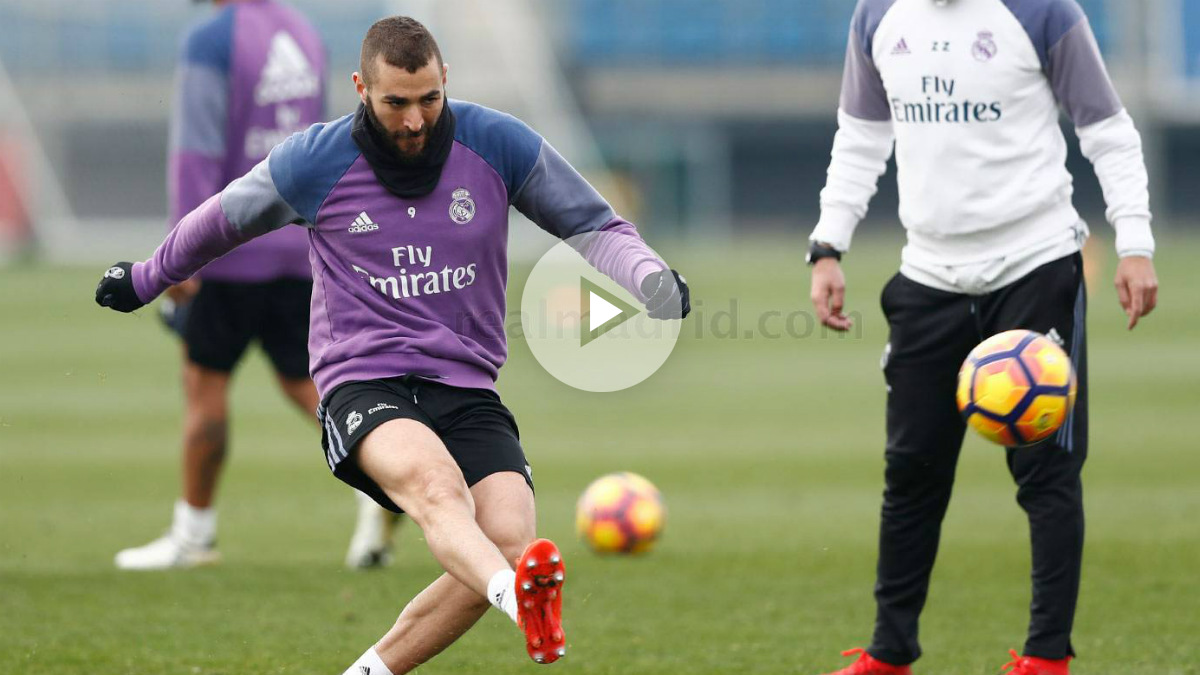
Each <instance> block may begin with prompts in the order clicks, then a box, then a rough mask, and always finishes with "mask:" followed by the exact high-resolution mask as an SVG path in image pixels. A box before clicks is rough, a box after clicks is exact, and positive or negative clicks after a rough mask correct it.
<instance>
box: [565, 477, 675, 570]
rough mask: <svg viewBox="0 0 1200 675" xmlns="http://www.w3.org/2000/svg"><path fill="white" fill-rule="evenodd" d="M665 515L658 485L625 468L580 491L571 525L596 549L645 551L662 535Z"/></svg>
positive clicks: (631, 551)
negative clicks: (624, 470)
mask: <svg viewBox="0 0 1200 675" xmlns="http://www.w3.org/2000/svg"><path fill="white" fill-rule="evenodd" d="M666 516H667V509H666V506H665V505H664V504H663V499H662V494H661V493H660V492H659V491H658V488H656V487H654V484H653V483H651V482H650V481H648V480H646V479H645V478H643V477H642V476H639V475H638V474H636V473H630V472H627V471H626V472H622V473H612V474H608V475H607V476H601V477H600V478H597V479H596V480H595V481H593V482H592V484H591V485H589V486H588V487H587V489H586V490H584V491H583V495H582V496H580V497H579V504H578V505H577V507H576V510H575V529H576V531H578V532H579V536H580V537H581V538H582V539H583V540H584V541H585V542H587V544H588V546H590V547H591V549H592V550H593V551H595V552H597V553H645V552H646V551H649V550H650V549H651V548H653V547H654V544H655V542H657V541H658V538H659V536H660V535H662V529H663V523H664V522H665V521H666Z"/></svg>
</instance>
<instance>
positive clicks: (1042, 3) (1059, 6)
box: [1002, 0, 1087, 69]
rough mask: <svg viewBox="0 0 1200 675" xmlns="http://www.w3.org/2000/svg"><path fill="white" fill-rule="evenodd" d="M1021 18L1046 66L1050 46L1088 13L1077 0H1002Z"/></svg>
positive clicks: (1043, 64)
mask: <svg viewBox="0 0 1200 675" xmlns="http://www.w3.org/2000/svg"><path fill="white" fill-rule="evenodd" d="M1002 1H1003V2H1004V5H1005V6H1006V7H1008V11H1010V12H1012V14H1013V16H1015V17H1016V18H1017V21H1018V22H1020V24H1021V26H1022V27H1023V28H1024V29H1025V32H1026V33H1027V34H1028V35H1029V39H1030V41H1031V42H1033V48H1034V49H1035V50H1036V51H1037V55H1038V60H1039V61H1040V62H1041V64H1042V68H1043V69H1045V68H1046V67H1047V66H1048V65H1049V63H1050V49H1051V48H1052V47H1053V46H1054V45H1056V44H1058V42H1059V40H1062V39H1063V36H1065V35H1066V34H1067V33H1069V32H1070V31H1071V29H1072V28H1074V27H1075V26H1077V25H1078V24H1079V22H1080V21H1083V20H1084V19H1086V18H1087V16H1086V15H1085V14H1084V13H1083V8H1082V7H1080V6H1079V3H1078V2H1076V0H1002Z"/></svg>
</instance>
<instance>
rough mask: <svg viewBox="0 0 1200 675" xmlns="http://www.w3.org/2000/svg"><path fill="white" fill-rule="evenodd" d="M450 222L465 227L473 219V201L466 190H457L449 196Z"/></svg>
mask: <svg viewBox="0 0 1200 675" xmlns="http://www.w3.org/2000/svg"><path fill="white" fill-rule="evenodd" d="M450 199H451V202H450V220H453V221H454V222H456V223H458V224H459V225H466V224H467V223H469V222H471V219H472V218H474V217H475V200H474V199H471V192H470V191H469V190H467V188H458V189H457V190H455V191H454V193H453V194H451V195H450Z"/></svg>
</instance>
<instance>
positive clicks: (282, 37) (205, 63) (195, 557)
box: [116, 0, 390, 570]
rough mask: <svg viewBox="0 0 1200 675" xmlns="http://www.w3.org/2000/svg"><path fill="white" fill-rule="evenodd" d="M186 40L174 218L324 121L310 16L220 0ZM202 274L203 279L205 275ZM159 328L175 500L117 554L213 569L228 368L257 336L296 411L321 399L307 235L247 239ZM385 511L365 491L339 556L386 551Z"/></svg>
mask: <svg viewBox="0 0 1200 675" xmlns="http://www.w3.org/2000/svg"><path fill="white" fill-rule="evenodd" d="M214 4H215V5H217V6H218V9H217V11H216V12H215V14H214V15H213V16H212V17H210V18H208V19H207V20H205V21H203V22H201V23H199V24H198V25H196V26H195V27H193V28H192V29H191V30H190V31H189V32H188V34H187V36H186V37H185V38H184V43H183V51H182V54H181V61H180V63H179V67H178V73H177V83H176V86H177V91H176V98H175V101H174V102H173V105H172V118H171V133H170V148H171V155H170V161H169V177H168V192H169V201H170V210H171V212H170V222H171V223H172V224H175V223H178V222H179V221H180V220H181V219H182V218H183V217H184V216H185V215H187V214H188V213H190V212H191V211H192V210H194V209H195V208H196V207H197V206H199V205H200V204H202V203H203V202H204V201H205V200H206V199H208V198H209V197H212V196H213V195H215V194H217V193H218V192H220V191H221V189H222V188H224V187H225V186H226V185H227V184H229V182H230V181H231V180H233V179H234V178H237V177H238V176H241V175H243V174H245V173H246V172H247V171H249V170H250V169H251V168H252V167H254V165H255V164H258V163H259V162H260V161H262V160H263V159H264V158H265V157H266V156H267V153H268V152H270V150H271V148H273V147H275V145H277V144H278V143H279V142H281V141H283V140H284V139H285V138H287V137H288V136H290V135H291V134H293V133H295V132H297V131H302V130H304V129H307V128H308V127H309V126H310V125H312V124H314V123H316V122H320V121H322V120H323V119H324V118H325V117H324V115H325V86H326V85H325V79H326V70H327V68H326V63H325V49H324V46H323V45H322V44H321V40H320V37H319V36H318V34H317V31H316V30H315V29H314V28H313V26H312V25H311V24H310V23H309V22H308V20H307V19H306V18H305V17H304V16H302V15H301V14H300V13H299V12H297V11H296V10H295V9H293V8H291V7H289V6H288V5H285V4H282V3H279V2H276V1H275V0H216V1H215V2H214ZM201 279H202V280H203V281H201ZM167 294H168V295H169V297H170V301H171V302H170V303H167V304H169V305H170V306H171V309H172V313H173V315H172V316H170V317H168V323H169V324H170V325H172V327H173V328H174V329H175V330H177V331H178V332H179V334H180V335H181V336H182V338H183V342H184V346H185V354H184V357H185V358H184V365H183V384H184V395H185V400H186V411H185V417H184V439H183V445H184V450H183V496H182V498H181V499H180V500H179V501H178V502H176V504H175V516H174V521H173V522H172V524H171V529H170V530H169V531H168V532H167V534H166V535H164V536H163V537H162V538H160V539H157V540H155V541H153V542H151V543H150V544H147V545H145V546H141V547H139V548H131V549H126V550H124V551H121V552H120V553H118V554H117V556H116V564H117V567H120V568H122V569H131V570H148V569H166V568H172V567H192V566H195V565H203V564H211V563H215V562H217V560H218V559H219V555H218V552H217V550H216V534H217V516H216V509H215V507H214V506H213V501H214V496H215V492H216V488H217V481H218V477H219V474H220V471H221V467H222V464H223V463H224V460H225V454H226V452H225V451H226V447H227V444H228V435H229V433H228V428H229V425H228V419H229V415H228V390H229V382H230V376H231V374H232V372H233V370H234V368H235V367H236V366H237V364H238V362H239V361H240V360H241V358H242V355H243V354H244V353H245V351H246V348H247V346H249V344H250V342H251V341H253V340H255V339H257V340H258V341H259V342H260V343H261V344H262V347H263V350H264V351H265V352H266V353H267V356H268V357H269V358H270V360H271V363H272V365H273V366H274V368H275V373H276V376H277V378H278V381H279V387H280V389H281V390H282V391H283V392H284V394H285V395H286V396H287V398H288V399H289V400H291V401H292V402H294V403H295V404H296V406H297V407H299V408H300V409H301V410H302V411H303V412H304V414H305V415H312V414H313V412H314V411H315V410H316V408H317V403H318V399H317V392H316V388H315V387H314V386H313V383H312V380H311V379H309V376H308V347H307V345H308V306H309V298H310V296H311V294H312V273H311V271H310V269H309V264H308V237H307V236H306V234H305V233H304V231H303V230H301V229H299V228H287V229H284V230H280V231H278V232H273V233H271V234H269V235H267V236H264V237H262V238H260V239H257V240H255V241H253V242H251V243H249V244H247V245H246V246H244V247H241V248H239V249H238V250H237V251H234V252H232V253H230V254H229V255H227V256H224V257H223V258H221V259H220V260H217V261H214V262H213V263H212V264H210V265H208V266H207V267H205V268H204V270H203V271H202V272H201V273H200V274H199V275H198V276H197V277H196V278H193V279H190V280H187V281H185V282H183V283H181V284H179V285H176V286H173V287H171V288H170V289H168V290H167ZM385 519H387V515H386V513H385V512H384V511H383V510H382V509H380V508H379V507H378V506H376V505H375V504H374V503H373V502H371V501H370V500H369V499H365V498H363V499H361V500H360V507H359V525H358V528H357V531H356V533H355V535H354V537H353V538H352V540H351V548H350V551H349V552H348V554H347V564H349V565H352V566H369V565H372V564H375V563H379V562H383V561H384V560H385V559H386V556H387V548H388V543H389V538H390V528H389V527H387V523H386V522H385Z"/></svg>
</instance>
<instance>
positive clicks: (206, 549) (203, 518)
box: [114, 500, 221, 570]
mask: <svg viewBox="0 0 1200 675" xmlns="http://www.w3.org/2000/svg"><path fill="white" fill-rule="evenodd" d="M216 530H217V514H216V511H215V510H214V509H195V508H192V507H191V506H189V505H188V504H187V503H186V502H184V501H182V500H181V501H178V502H176V503H175V520H174V522H172V523H171V529H170V530H168V531H167V533H166V534H164V535H163V536H161V537H159V538H158V539H155V540H154V541H152V542H150V543H149V544H146V545H145V546H139V547H137V548H127V549H125V550H123V551H121V552H119V553H117V555H116V558H115V560H114V562H115V563H116V565H117V567H118V568H119V569H123V570H167V569H176V568H188V567H201V566H204V565H215V564H217V563H218V562H220V561H221V554H220V553H219V552H218V551H217V549H216Z"/></svg>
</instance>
